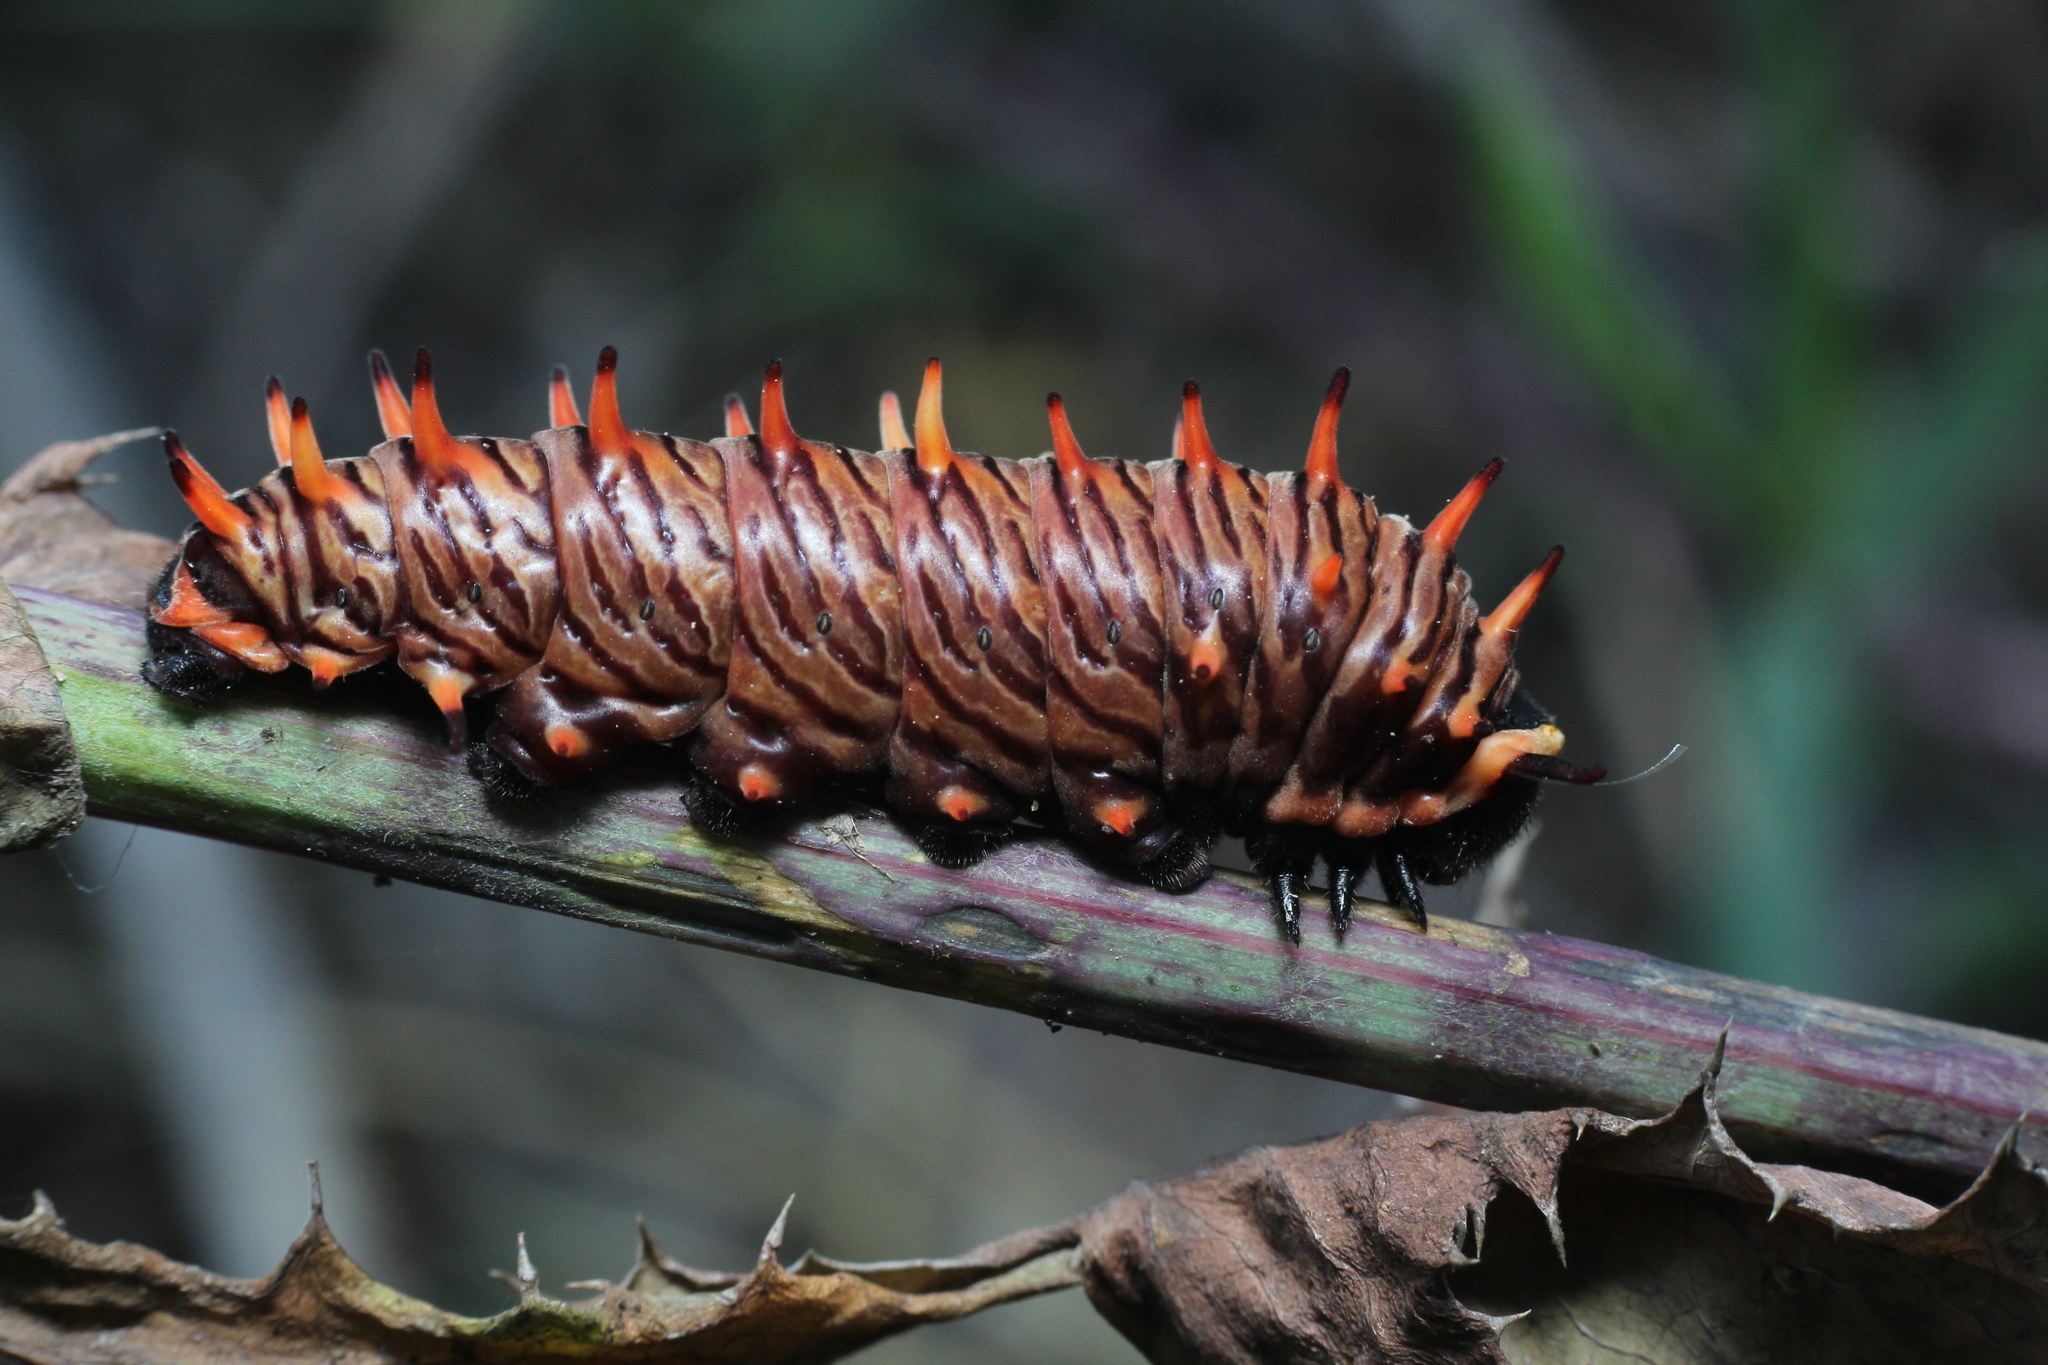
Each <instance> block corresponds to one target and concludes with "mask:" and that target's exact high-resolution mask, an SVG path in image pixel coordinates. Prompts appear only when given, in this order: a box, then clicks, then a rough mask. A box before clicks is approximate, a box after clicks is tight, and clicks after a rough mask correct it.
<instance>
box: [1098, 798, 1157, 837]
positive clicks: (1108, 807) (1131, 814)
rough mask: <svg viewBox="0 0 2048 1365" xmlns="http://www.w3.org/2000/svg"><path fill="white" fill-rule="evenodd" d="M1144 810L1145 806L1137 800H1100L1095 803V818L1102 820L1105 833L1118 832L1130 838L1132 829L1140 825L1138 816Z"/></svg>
mask: <svg viewBox="0 0 2048 1365" xmlns="http://www.w3.org/2000/svg"><path fill="white" fill-rule="evenodd" d="M1144 810H1145V808H1144V806H1143V805H1142V804H1140V803H1139V802H1136V801H1098V802H1096V803H1095V818H1096V819H1097V820H1100V821H1101V822H1102V829H1103V832H1104V833H1105V834H1117V835H1121V836H1122V837H1123V838H1126V839H1128V838H1130V837H1131V831H1132V830H1134V829H1136V828H1137V827H1138V817H1139V816H1140V815H1142V814H1143V813H1144Z"/></svg>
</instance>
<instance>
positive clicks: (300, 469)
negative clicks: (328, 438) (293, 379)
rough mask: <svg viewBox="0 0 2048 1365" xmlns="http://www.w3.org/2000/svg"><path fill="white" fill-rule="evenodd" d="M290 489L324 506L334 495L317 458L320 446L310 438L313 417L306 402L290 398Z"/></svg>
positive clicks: (322, 461)
mask: <svg viewBox="0 0 2048 1365" xmlns="http://www.w3.org/2000/svg"><path fill="white" fill-rule="evenodd" d="M290 440H291V455H292V486H293V487H294V488H296V489H297V490H298V493H299V496H300V497H302V498H306V499H308V500H310V501H312V502H326V501H327V500H328V499H329V498H330V497H332V496H333V495H334V489H333V485H332V481H331V479H330V478H329V476H328V473H327V461H326V459H325V458H324V457H322V456H321V454H320V442H319V440H318V439H316V438H315V437H314V435H313V415H312V413H310V412H308V411H307V410H306V400H305V399H303V398H294V399H293V400H292V410H291V436H290Z"/></svg>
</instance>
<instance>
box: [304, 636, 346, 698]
mask: <svg viewBox="0 0 2048 1365" xmlns="http://www.w3.org/2000/svg"><path fill="white" fill-rule="evenodd" d="M299 661H300V662H301V663H303V664H305V666H306V671H307V672H308V673H311V674H312V675H313V686H314V687H315V688H316V689H324V688H327V687H329V686H331V685H332V684H333V682H334V680H335V679H336V678H339V677H340V676H341V675H342V674H344V673H347V672H349V671H351V670H350V667H349V666H350V664H351V663H353V662H354V660H352V659H351V658H350V657H349V656H348V655H346V654H343V653H342V652H341V651H339V650H335V649H327V648H324V647H322V646H320V645H300V646H299Z"/></svg>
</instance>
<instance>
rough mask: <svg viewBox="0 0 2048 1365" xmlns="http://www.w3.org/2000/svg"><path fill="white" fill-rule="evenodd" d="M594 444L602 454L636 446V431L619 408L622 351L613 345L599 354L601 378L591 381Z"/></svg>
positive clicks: (598, 363) (592, 442)
mask: <svg viewBox="0 0 2048 1365" xmlns="http://www.w3.org/2000/svg"><path fill="white" fill-rule="evenodd" d="M590 447H591V449H593V450H595V451H596V452H597V453H598V454H600V455H624V454H625V453H626V452H628V451H629V450H631V449H632V448H633V433H632V431H631V429H630V428H628V427H627V426H626V419H625V416H624V415H623V414H622V413H620V411H619V353H618V352H617V351H616V350H614V349H612V348H611V347H609V346H607V347H605V348H604V349H603V350H602V351H599V352H598V353H597V378H595V379H593V380H591V381H590Z"/></svg>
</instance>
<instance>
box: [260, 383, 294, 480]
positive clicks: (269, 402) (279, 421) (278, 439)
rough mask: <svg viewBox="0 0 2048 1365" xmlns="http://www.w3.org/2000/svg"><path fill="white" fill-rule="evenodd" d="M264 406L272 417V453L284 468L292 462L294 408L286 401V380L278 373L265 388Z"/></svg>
mask: <svg viewBox="0 0 2048 1365" xmlns="http://www.w3.org/2000/svg"><path fill="white" fill-rule="evenodd" d="M263 406H264V408H265V410H266V412H267V413H268V414H269V417H270V453H271V454H273V455H275V456H277V467H278V468H279V469H282V468H284V467H285V466H286V465H288V464H290V463H291V462H292V410H291V405H290V404H289V403H286V402H285V401H284V381H283V380H282V379H279V378H278V377H277V376H276V375H272V376H270V383H269V384H268V385H267V386H266V387H265V388H264V391H263Z"/></svg>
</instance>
